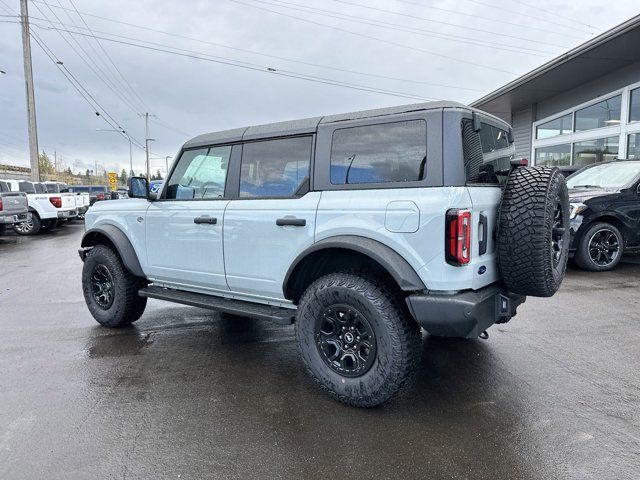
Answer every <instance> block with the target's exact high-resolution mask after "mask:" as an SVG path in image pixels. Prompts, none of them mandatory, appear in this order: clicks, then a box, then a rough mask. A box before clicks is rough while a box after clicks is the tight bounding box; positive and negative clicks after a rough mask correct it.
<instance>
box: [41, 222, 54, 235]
mask: <svg viewBox="0 0 640 480" xmlns="http://www.w3.org/2000/svg"><path fill="white" fill-rule="evenodd" d="M57 223H58V221H57V220H42V226H41V227H40V232H42V233H46V232H49V231H51V230H53V229H54V228H55V226H56V224H57Z"/></svg>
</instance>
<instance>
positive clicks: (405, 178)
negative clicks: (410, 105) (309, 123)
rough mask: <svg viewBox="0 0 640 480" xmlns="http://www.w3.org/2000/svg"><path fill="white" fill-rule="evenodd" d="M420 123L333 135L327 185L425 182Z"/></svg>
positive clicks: (366, 127) (355, 129)
mask: <svg viewBox="0 0 640 480" xmlns="http://www.w3.org/2000/svg"><path fill="white" fill-rule="evenodd" d="M426 162H427V123H426V122H425V121H424V120H409V121H405V122H393V123H382V124H377V125H364V126H361V127H350V128H342V129H339V130H336V131H334V132H333V138H332V141H331V183H332V184H333V185H346V184H359V183H388V182H412V181H416V180H423V179H424V178H425V174H426V172H425V167H426Z"/></svg>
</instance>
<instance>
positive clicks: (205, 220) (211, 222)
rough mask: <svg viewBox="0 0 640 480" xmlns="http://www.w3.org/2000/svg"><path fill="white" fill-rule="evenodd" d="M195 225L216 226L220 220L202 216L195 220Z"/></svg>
mask: <svg viewBox="0 0 640 480" xmlns="http://www.w3.org/2000/svg"><path fill="white" fill-rule="evenodd" d="M193 223H198V224H200V223H208V224H209V225H215V224H216V223H218V219H217V218H215V217H210V216H209V215H202V216H200V217H196V218H194V219H193Z"/></svg>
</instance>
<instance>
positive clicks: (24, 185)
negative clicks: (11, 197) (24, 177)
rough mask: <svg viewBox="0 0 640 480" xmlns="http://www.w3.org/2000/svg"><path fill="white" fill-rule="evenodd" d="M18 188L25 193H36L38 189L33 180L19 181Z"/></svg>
mask: <svg viewBox="0 0 640 480" xmlns="http://www.w3.org/2000/svg"><path fill="white" fill-rule="evenodd" d="M18 190H19V191H21V192H24V193H36V189H35V188H34V186H33V183H31V182H20V183H18Z"/></svg>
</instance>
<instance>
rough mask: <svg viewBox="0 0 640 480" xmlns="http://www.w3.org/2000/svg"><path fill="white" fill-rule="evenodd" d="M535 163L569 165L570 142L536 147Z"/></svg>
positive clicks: (558, 165) (553, 165) (552, 165)
mask: <svg viewBox="0 0 640 480" xmlns="http://www.w3.org/2000/svg"><path fill="white" fill-rule="evenodd" d="M535 164H536V165H541V166H549V167H562V166H566V165H571V144H569V143H564V144H562V145H553V146H551V147H540V148H536V163H535Z"/></svg>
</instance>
